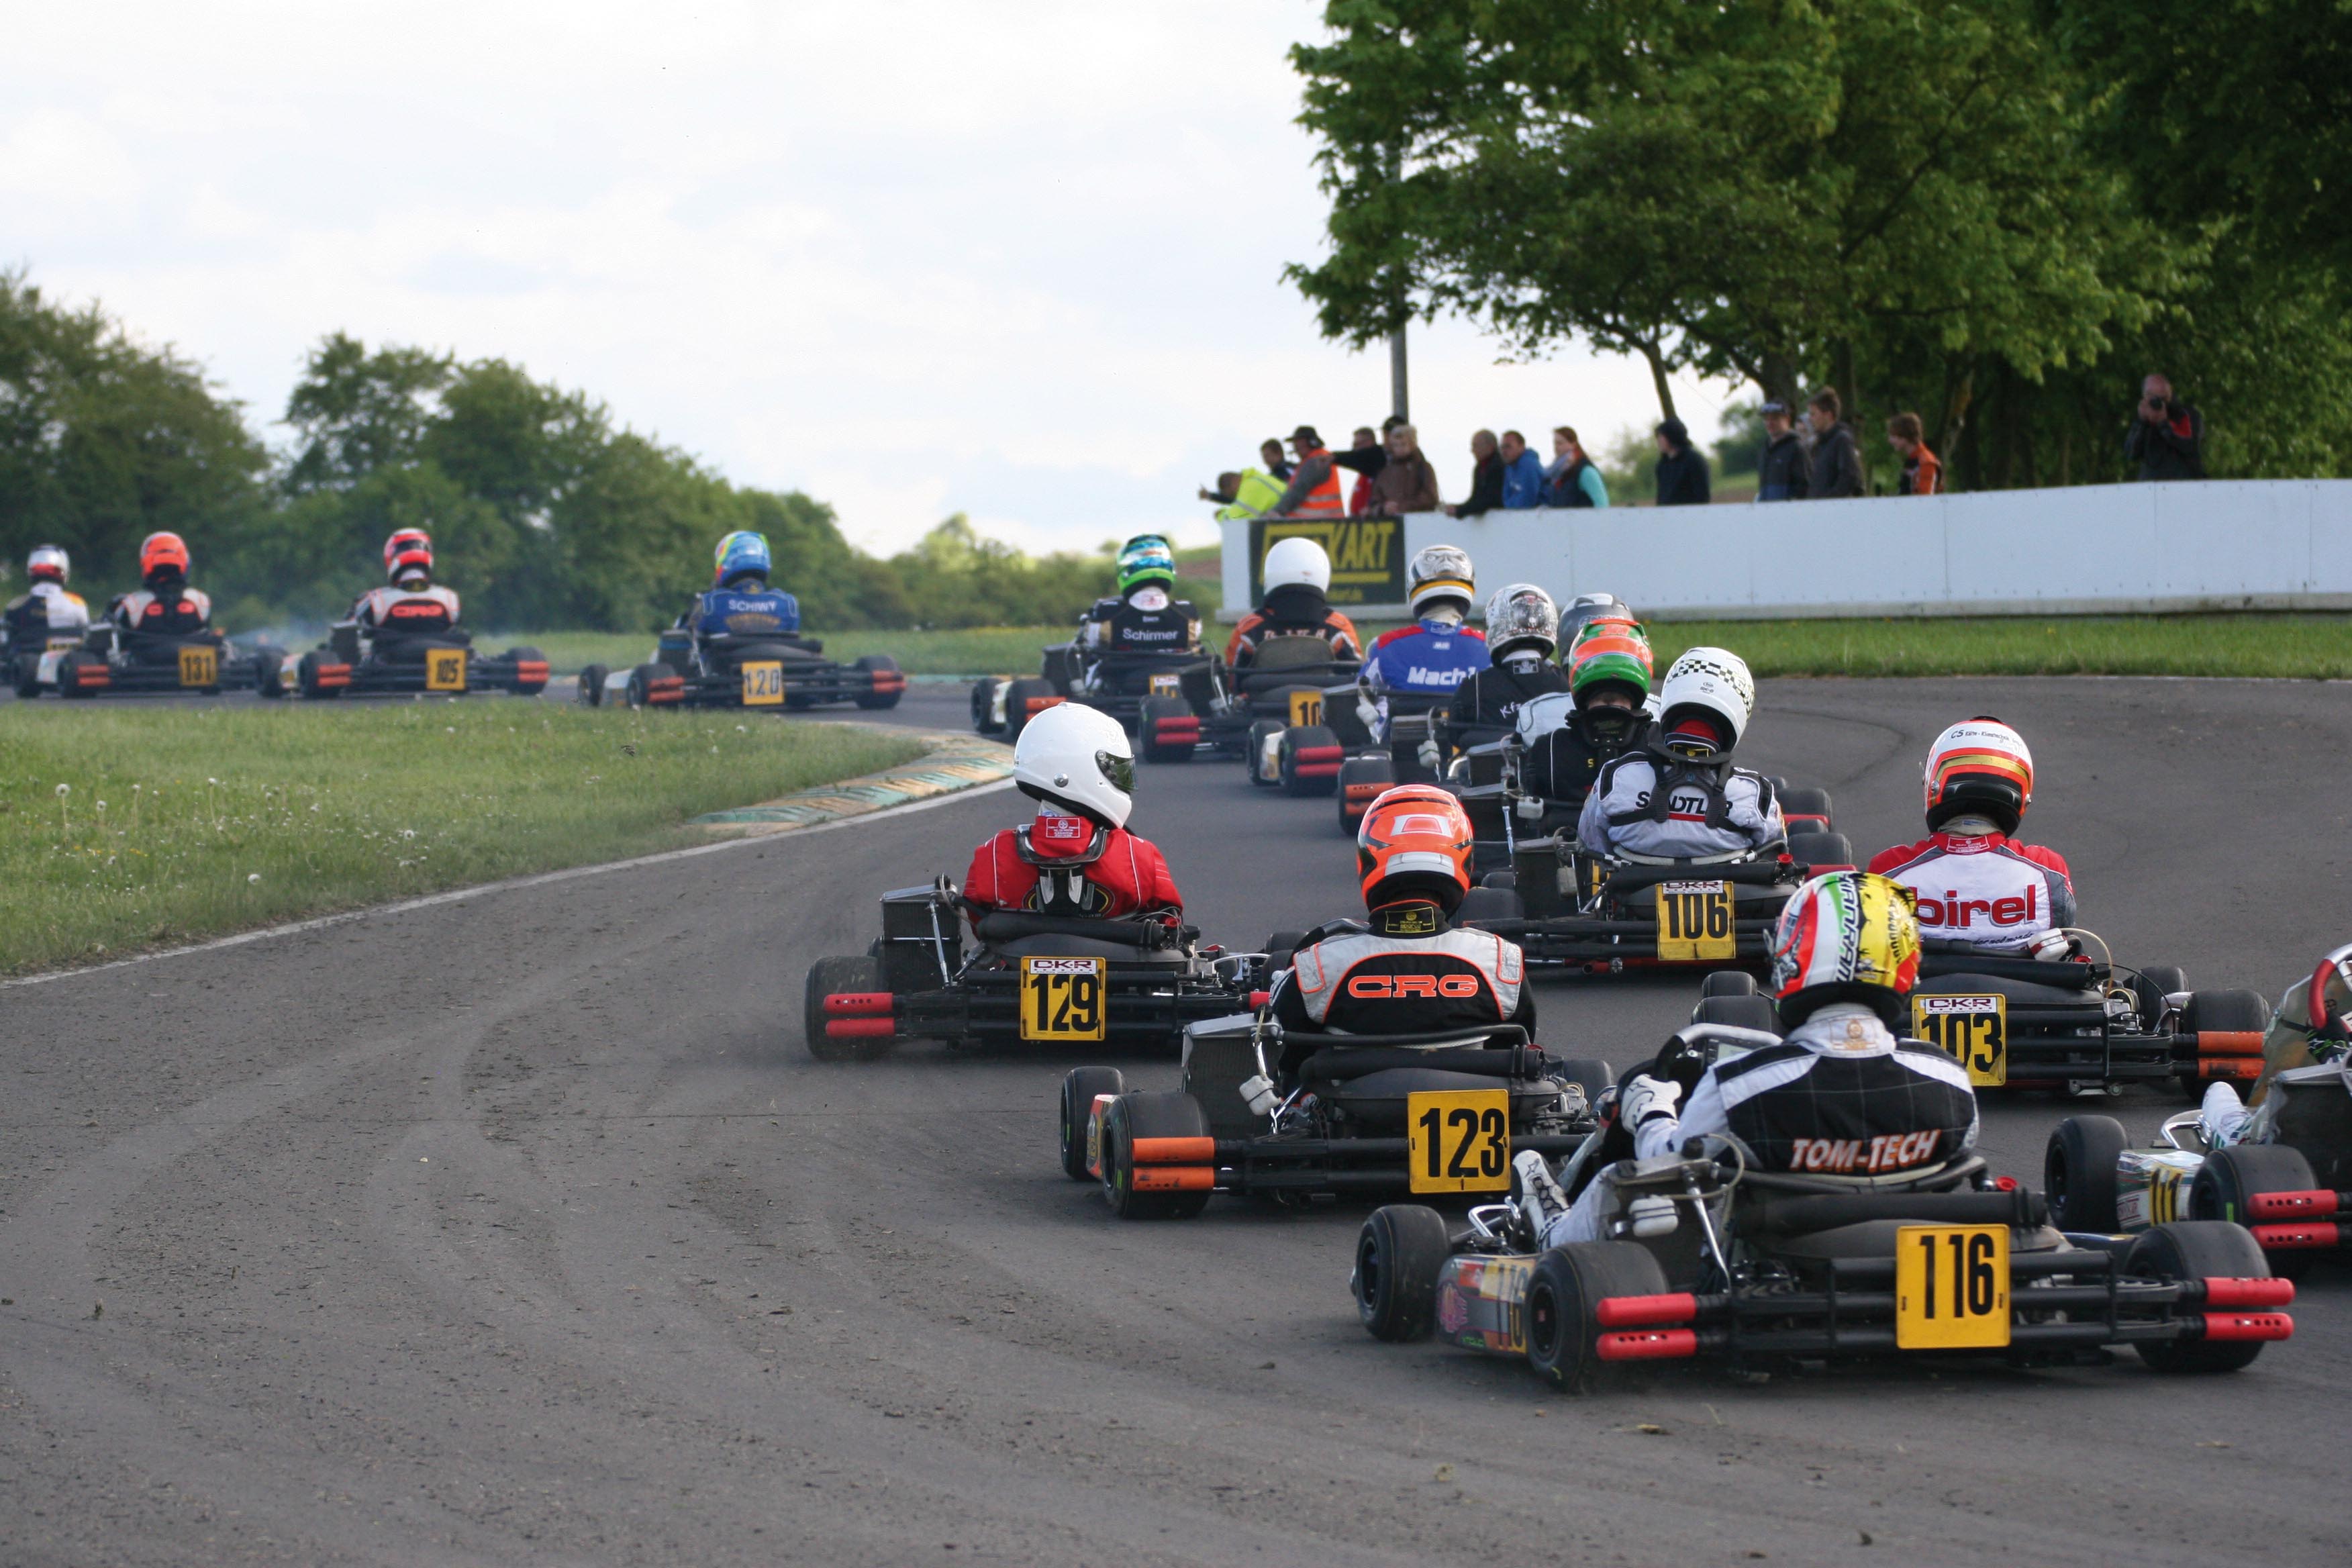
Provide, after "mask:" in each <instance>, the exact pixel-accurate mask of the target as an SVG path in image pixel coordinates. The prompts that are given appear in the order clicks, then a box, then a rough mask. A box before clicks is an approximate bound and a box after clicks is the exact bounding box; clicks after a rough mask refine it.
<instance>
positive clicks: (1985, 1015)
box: [1911, 995, 2009, 1089]
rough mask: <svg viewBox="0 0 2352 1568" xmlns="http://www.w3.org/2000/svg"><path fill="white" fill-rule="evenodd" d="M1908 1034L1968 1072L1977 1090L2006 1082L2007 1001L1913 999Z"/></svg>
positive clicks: (1977, 997) (1994, 998) (1996, 998)
mask: <svg viewBox="0 0 2352 1568" xmlns="http://www.w3.org/2000/svg"><path fill="white" fill-rule="evenodd" d="M1911 1032H1912V1033H1913V1034H1915V1035H1916V1036H1918V1037H1919V1038H1921V1039H1923V1040H1925V1041H1927V1043H1928V1044H1929V1045H1931V1046H1934V1047H1936V1048H1937V1049H1938V1050H1940V1051H1942V1052H1943V1053H1944V1054H1945V1055H1946V1056H1948V1057H1949V1058H1952V1059H1953V1060H1954V1061H1956V1062H1958V1063H1959V1064H1960V1065H1961V1066H1962V1067H1964V1068H1968V1069H1969V1083H1970V1084H1972V1085H1974V1086H1975V1087H1976V1088H1979V1089H1999V1088H2000V1086H2001V1085H2003V1084H2005V1083H2007V1082H2008V1081H2009V998H2008V997H2006V996H1999V995H1992V996H1987V995H1975V996H1914V997H1912V998H1911Z"/></svg>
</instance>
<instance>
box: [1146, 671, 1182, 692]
mask: <svg viewBox="0 0 2352 1568" xmlns="http://www.w3.org/2000/svg"><path fill="white" fill-rule="evenodd" d="M1183 694H1184V686H1183V683H1182V682H1181V681H1180V680H1178V679H1176V677H1174V676H1172V675H1155V676H1153V677H1152V678H1151V695H1152V696H1154V697H1181V696H1182V695H1183Z"/></svg>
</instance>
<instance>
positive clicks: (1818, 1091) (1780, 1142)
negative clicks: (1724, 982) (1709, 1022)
mask: <svg viewBox="0 0 2352 1568" xmlns="http://www.w3.org/2000/svg"><path fill="white" fill-rule="evenodd" d="M1918 973H1919V922H1918V919H1917V917H1916V915H1914V914H1913V913H1912V896H1911V891H1910V889H1907V888H1905V887H1902V886H1900V885H1898V884H1897V883H1895V882H1892V881H1889V880H1888V879H1886V878H1885V877H1880V876H1874V875H1873V874H1872V873H1870V872H1867V871H1832V872H1831V873H1829V874H1828V875H1826V876H1822V877H1816V878H1814V879H1812V880H1811V881H1810V882H1808V883H1806V884H1805V885H1804V886H1803V887H1802V888H1801V889H1798V890H1797V894H1796V896H1795V897H1794V898H1791V899H1790V900H1789V906H1788V908H1787V909H1786V910H1782V911H1781V915H1780V924H1779V925H1778V926H1776V927H1775V928H1774V930H1773V933H1772V978H1771V992H1772V995H1773V996H1774V998H1775V999H1776V1000H1777V1001H1778V1002H1779V1004H1780V1019H1781V1022H1782V1023H1783V1024H1785V1025H1786V1026H1788V1027H1789V1035H1788V1037H1787V1038H1786V1039H1783V1040H1781V1041H1780V1042H1778V1043H1777V1044H1773V1045H1769V1046H1764V1047H1760V1048H1759V1049H1756V1050H1751V1051H1748V1052H1746V1053H1744V1054H1742V1055H1739V1056H1736V1057H1728V1058H1719V1059H1717V1061H1716V1063H1715V1064H1714V1065H1713V1066H1711V1067H1709V1068H1706V1071H1705V1072H1703V1073H1700V1074H1698V1075H1696V1081H1695V1083H1693V1084H1690V1085H1685V1084H1684V1083H1683V1082H1681V1081H1678V1079H1677V1078H1676V1077H1674V1076H1666V1077H1653V1076H1651V1074H1650V1073H1641V1074H1637V1075H1635V1076H1634V1078H1633V1079H1632V1080H1631V1081H1630V1082H1628V1083H1627V1085H1626V1087H1625V1091H1624V1093H1623V1095H1622V1096H1621V1097H1620V1099H1619V1101H1618V1104H1617V1121H1618V1124H1619V1125H1620V1126H1622V1127H1623V1128H1625V1129H1627V1130H1628V1131H1631V1132H1632V1134H1633V1156H1634V1158H1635V1159H1640V1160H1654V1159H1660V1158H1664V1157H1667V1156H1671V1155H1672V1154H1674V1153H1675V1152H1676V1151H1677V1150H1679V1149H1680V1148H1681V1147H1682V1145H1683V1142H1684V1141H1685V1140H1686V1139H1691V1138H1696V1137H1700V1136H1702V1135H1706V1134H1710V1133H1713V1134H1727V1135H1728V1136H1730V1137H1733V1138H1736V1139H1738V1141H1739V1142H1740V1143H1741V1144H1742V1145H1743V1146H1744V1150H1745V1152H1746V1156H1747V1158H1748V1159H1749V1160H1750V1161H1752V1162H1753V1163H1754V1164H1755V1168H1757V1169H1759V1170H1762V1171H1773V1172H1787V1173H1796V1174H1802V1175H1830V1176H1888V1175H1903V1174H1906V1173H1926V1172H1928V1171H1931V1170H1934V1169H1935V1168H1936V1167H1937V1166H1939V1165H1943V1164H1946V1163H1949V1162H1951V1161H1952V1160H1955V1159H1957V1158H1958V1157H1959V1156H1960V1155H1962V1154H1964V1153H1966V1152H1968V1151H1969V1149H1970V1148H1972V1147H1973V1146H1974V1145H1975V1143H1976V1137H1977V1101H1976V1093H1975V1091H1974V1090H1973V1089H1970V1088H1969V1074H1968V1069H1967V1068H1964V1067H1962V1066H1960V1064H1959V1063H1958V1062H1956V1061H1954V1060H1953V1059H1952V1058H1949V1057H1948V1056H1946V1055H1945V1054H1944V1053H1943V1052H1941V1051H1939V1050H1937V1049H1936V1048H1935V1047H1932V1046H1927V1045H1923V1044H1921V1043H1919V1042H1918V1041H1916V1040H1906V1039H1900V1038H1898V1037H1896V1036H1895V1033H1894V1031H1895V1029H1897V1028H1900V1027H1901V1026H1903V1023H1904V1001H1903V998H1904V994H1905V993H1906V992H1908V991H1909V990H1910V989H1911V986H1912V984H1913V982H1914V981H1916V979H1917V977H1918ZM1673 1050H1674V1047H1673V1046H1671V1045H1670V1046H1669V1047H1668V1050H1667V1051H1665V1052H1661V1053H1660V1058H1661V1059H1660V1061H1658V1062H1654V1063H1653V1064H1652V1066H1653V1068H1654V1069H1655V1070H1661V1071H1664V1072H1667V1073H1669V1074H1671V1073H1672V1068H1667V1067H1666V1066H1665V1062H1664V1058H1666V1057H1667V1056H1668V1055H1669V1054H1670V1053H1672V1052H1673ZM1684 1059H1685V1062H1688V1061H1690V1060H1691V1059H1692V1058H1687V1057H1685V1058H1684ZM1686 1088H1687V1089H1688V1093H1689V1099H1688V1102H1687V1103H1686V1104H1684V1105H1683V1106H1682V1109H1681V1110H1680V1113H1679V1114H1677V1112H1676V1109H1675V1108H1676V1103H1677V1102H1678V1101H1680V1100H1682V1099H1683V1096H1684V1094H1685V1089H1686ZM1512 1165H1513V1175H1514V1178H1515V1180H1514V1187H1515V1190H1516V1192H1517V1194H1518V1197H1519V1201H1520V1203H1521V1205H1523V1208H1522V1212H1523V1213H1525V1214H1526V1215H1528V1219H1529V1220H1530V1222H1531V1224H1532V1226H1533V1228H1534V1230H1535V1232H1536V1234H1538V1236H1540V1237H1543V1244H1544V1246H1546V1247H1559V1246H1562V1245H1564V1244H1565V1243H1568V1242H1571V1241H1600V1240H1603V1239H1606V1236H1605V1231H1606V1228H1607V1225H1608V1221H1609V1218H1610V1216H1611V1215H1612V1214H1613V1213H1614V1212H1615V1208H1616V1194H1615V1192H1614V1190H1613V1184H1612V1179H1611V1178H1612V1172H1613V1171H1614V1169H1615V1167H1614V1166H1612V1167H1610V1168H1609V1169H1607V1170H1603V1171H1602V1172H1601V1173H1600V1174H1599V1175H1598V1176H1597V1177H1596V1178H1595V1179H1594V1180H1593V1181H1592V1182H1591V1184H1589V1185H1587V1186H1586V1187H1585V1189H1584V1191H1583V1193H1582V1194H1580V1195H1579V1196H1578V1197H1577V1199H1576V1201H1575V1203H1574V1204H1573V1205H1571V1204H1570V1203H1569V1201H1568V1198H1567V1194H1565V1193H1563V1192H1562V1191H1561V1189H1560V1186H1559V1183H1558V1181H1556V1180H1555V1179H1554V1178H1553V1175H1552V1173H1551V1171H1550V1169H1549V1167H1548V1166H1547V1165H1546V1164H1545V1163H1544V1160H1543V1156H1541V1155H1540V1154H1538V1153H1536V1152H1533V1151H1532V1150H1530V1151H1528V1152H1522V1153H1521V1154H1520V1155H1519V1156H1518V1157H1517V1159H1516V1160H1515V1161H1514V1162H1513V1163H1512Z"/></svg>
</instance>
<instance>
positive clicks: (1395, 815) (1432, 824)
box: [1356, 784, 1470, 913]
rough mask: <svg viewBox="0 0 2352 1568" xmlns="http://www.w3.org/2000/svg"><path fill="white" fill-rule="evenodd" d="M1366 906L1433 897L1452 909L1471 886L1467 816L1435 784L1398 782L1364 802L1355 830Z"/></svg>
mask: <svg viewBox="0 0 2352 1568" xmlns="http://www.w3.org/2000/svg"><path fill="white" fill-rule="evenodd" d="M1356 866H1357V869H1358V870H1360V872H1361V873H1362V874H1363V880H1364V907H1365V908H1366V909H1370V910H1376V909H1379V908H1380V907H1381V905H1383V904H1393V903H1397V902H1400V901H1402V900H1406V899H1424V898H1425V899H1433V900H1436V901H1437V902H1438V903H1439V904H1440V905H1442V906H1443V907H1444V909H1445V910H1446V911H1447V912H1448V913H1451V912H1452V911H1453V910H1454V906H1455V905H1457V904H1459V903H1461V901H1462V895H1463V894H1465V893H1466V892H1468V891H1469V890H1470V818H1469V816H1468V814H1466V813H1465V812H1464V811H1463V809H1462V803H1461V802H1460V801H1458V800H1456V799H1454V796H1452V795H1448V794H1446V793H1445V791H1444V790H1442V789H1439V788H1438V787H1437V786H1436V785H1435V784H1399V785H1398V786H1397V787H1396V788H1394V789H1391V790H1385V791H1383V792H1381V796H1380V798H1379V799H1377V800H1375V801H1373V802H1372V804H1371V805H1370V806H1368V807H1366V808H1365V811H1364V820H1363V826H1360V827H1359V828H1358V829H1357V830H1356Z"/></svg>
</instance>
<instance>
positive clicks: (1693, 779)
mask: <svg viewBox="0 0 2352 1568" xmlns="http://www.w3.org/2000/svg"><path fill="white" fill-rule="evenodd" d="M1658 705H1659V714H1658V724H1657V728H1656V729H1655V730H1654V731H1653V732H1652V733H1651V734H1650V735H1649V736H1648V737H1646V738H1645V739H1644V741H1643V743H1642V744H1641V745H1640V746H1639V747H1637V748H1636V749H1634V750H1633V751H1630V752H1626V753H1625V754H1624V755H1622V756H1620V757H1616V758H1613V759H1612V760H1611V761H1610V762H1609V763H1607V764H1606V765H1605V766H1603V767H1602V768H1601V776H1600V777H1599V778H1597V779H1596V780H1594V781H1593V784H1592V793H1591V794H1590V795H1586V796H1585V798H1584V810H1583V813H1582V814H1581V815H1580V816H1578V818H1577V822H1576V838H1577V842H1578V843H1580V844H1581V845H1582V846H1583V847H1585V848H1586V849H1587V850H1588V851H1590V852H1591V853H1594V854H1599V855H1620V856H1640V857H1643V858H1649V859H1654V860H1678V859H1723V858H1729V857H1732V856H1736V855H1740V854H1744V853H1753V852H1755V851H1758V850H1761V849H1763V848H1765V847H1767V846H1769V845H1771V844H1775V843H1778V842H1780V839H1781V838H1783V837H1785V836H1786V833H1785V828H1784V826H1783V824H1782V822H1781V819H1780V802H1779V801H1778V800H1776V799H1774V798H1773V795H1772V785H1771V783H1770V781H1769V780H1768V779H1766V778H1765V777H1764V776H1763V775H1762V774H1761V773H1752V772H1750V771H1749V770H1748V769H1746V768H1742V767H1737V766H1734V765H1733V763H1732V761H1731V752H1732V749H1733V748H1734V747H1736V746H1738V744H1739V740H1740V737H1741V736H1742V735H1744V734H1746V733H1747V731H1748V716H1749V715H1750V714H1751V713H1753V712H1754V711H1755V710H1756V683H1755V681H1754V680H1752V679H1749V678H1748V666H1747V665H1746V664H1744V663H1743V662H1741V660H1740V658H1739V656H1738V655H1737V654H1734V653H1727V652H1726V651H1725V650H1724V649H1722V648H1719V647H1695V648H1692V649H1690V650H1689V651H1688V652H1686V653H1685V654H1684V655H1683V656H1682V658H1678V659H1676V660H1675V662H1674V668H1671V669H1669V670H1667V671H1666V679H1665V680H1664V683H1663V684H1661V685H1660V686H1659V688H1658Z"/></svg>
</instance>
